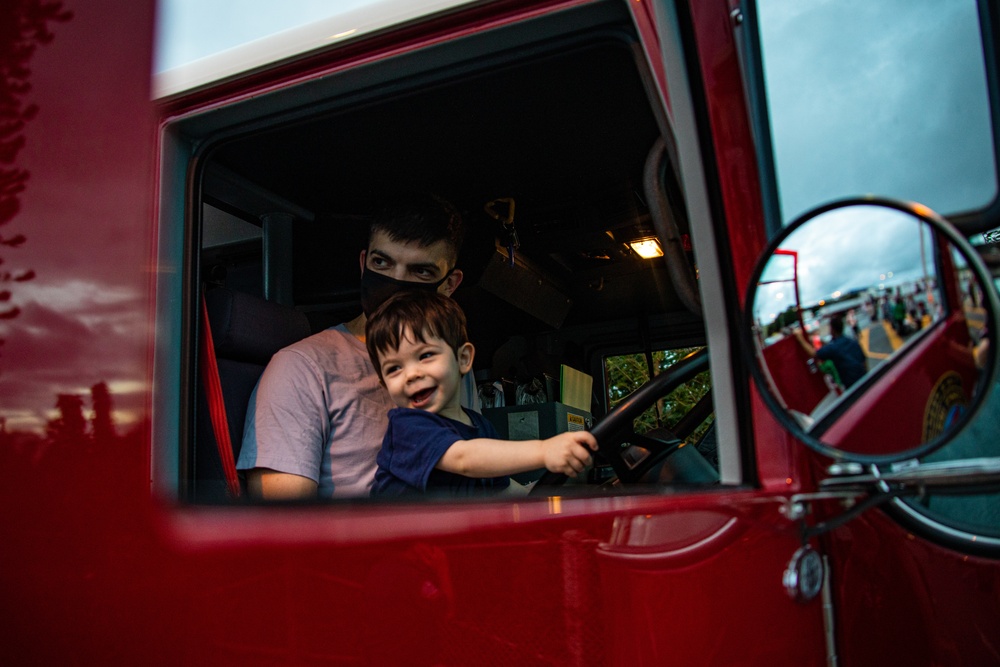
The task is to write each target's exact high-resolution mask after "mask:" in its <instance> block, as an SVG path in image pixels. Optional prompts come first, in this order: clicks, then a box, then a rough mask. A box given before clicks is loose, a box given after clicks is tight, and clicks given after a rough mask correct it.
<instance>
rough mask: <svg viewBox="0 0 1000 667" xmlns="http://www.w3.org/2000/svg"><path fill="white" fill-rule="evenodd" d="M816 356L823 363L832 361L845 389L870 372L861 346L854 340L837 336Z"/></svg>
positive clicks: (818, 351) (817, 351)
mask: <svg viewBox="0 0 1000 667" xmlns="http://www.w3.org/2000/svg"><path fill="white" fill-rule="evenodd" d="M816 356H817V357H818V358H819V359H820V360H821V361H826V360H828V359H829V360H830V361H832V362H833V365H834V366H835V367H836V368H837V373H838V374H839V375H840V381H841V382H843V383H844V389H847V388H849V387H850V386H851V385H852V384H854V383H855V382H857V381H858V380H860V379H861V378H862V376H863V375H864V374H865V373H867V372H868V363H867V362H866V361H865V353H864V352H862V351H861V346H860V345H858V342H857V341H856V340H854V339H853V338H848V337H847V336H837V337H836V338H834V339H833V340H831V341H830V342H829V343H827V344H826V345H824V346H823V347H821V348H820V349H818V350H816Z"/></svg>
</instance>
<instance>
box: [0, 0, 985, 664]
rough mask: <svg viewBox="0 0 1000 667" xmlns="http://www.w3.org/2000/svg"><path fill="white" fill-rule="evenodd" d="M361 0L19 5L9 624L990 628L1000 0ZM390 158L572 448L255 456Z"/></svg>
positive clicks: (266, 632)
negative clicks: (307, 460) (558, 471)
mask: <svg viewBox="0 0 1000 667" xmlns="http://www.w3.org/2000/svg"><path fill="white" fill-rule="evenodd" d="M173 4H177V3H173ZM286 4H287V5H288V11H293V8H294V6H296V3H286ZM330 4H338V3H330ZM348 4H349V3H345V4H344V5H343V6H341V7H340V8H339V9H333V10H330V12H329V14H328V15H326V16H325V17H322V18H315V17H314V18H312V19H310V20H309V21H306V22H304V23H303V24H302V25H299V26H293V27H291V28H288V29H286V30H283V31H279V32H278V33H277V34H274V35H263V36H259V38H258V39H254V40H251V41H247V42H246V43H242V44H237V45H235V46H233V47H232V48H229V49H227V50H224V51H221V52H219V53H214V54H211V53H210V54H207V55H205V56H204V57H202V58H198V59H193V60H191V61H190V62H180V63H178V64H172V65H170V66H162V65H160V64H157V65H155V66H154V45H155V44H156V43H157V35H160V42H159V43H161V44H162V43H163V39H164V38H163V35H164V34H166V32H169V30H168V28H169V25H168V19H169V17H170V11H171V6H172V3H168V2H164V3H162V4H161V6H160V7H159V8H158V7H156V6H155V5H154V4H153V3H151V2H127V3H122V2H112V1H111V0H88V1H87V2H81V1H78V0H12V1H8V2H4V3H3V4H2V6H0V63H2V66H3V79H2V81H0V86H2V89H0V197H2V199H0V281H2V284H0V343H2V345H0V474H2V475H3V478H4V479H3V484H2V485H0V489H2V498H3V509H2V510H0V532H2V535H3V540H2V546H0V582H2V588H0V600H2V603H0V604H2V606H3V618H4V625H3V631H2V633H3V638H4V641H3V642H2V649H0V650H2V655H3V658H2V660H3V662H4V663H5V664H64V663H70V664H72V663H87V664H159V663H165V664H179V663H180V664H261V665H263V664H267V665H272V664H296V665H299V664H301V665H327V664H328V665H391V664H399V665H487V664H504V665H506V664H518V665H604V664H614V665H638V664H648V665H663V664H678V665H692V664H696V665H702V664H706V665H708V664H711V665H733V664H754V665H758V664H759V665H795V666H801V665H823V664H826V665H832V664H844V665H867V664H876V663H878V664H915V665H924V664H926V665H956V664H969V665H985V664H998V663H1000V560H998V558H1000V519H998V517H1000V495H998V487H1000V452H998V449H997V447H998V445H997V442H998V440H997V437H996V433H997V426H998V424H997V422H998V416H1000V405H998V404H997V392H996V390H995V384H996V367H997V359H996V353H995V348H994V347H991V346H990V342H991V334H992V332H993V331H995V329H996V327H997V324H998V311H1000V306H998V299H997V293H996V288H995V285H994V279H993V276H992V275H991V268H990V267H993V266H996V261H995V255H996V240H997V239H996V234H995V233H992V232H990V230H992V229H994V228H996V227H998V226H1000V207H998V198H997V194H998V188H997V184H998V183H1000V179H998V176H997V155H1000V140H998V139H997V137H998V136H1000V134H998V132H997V130H998V128H1000V75H998V72H1000V58H998V55H997V49H996V45H997V44H998V43H1000V41H998V40H1000V10H998V9H997V6H996V4H995V3H992V2H989V1H988V0H979V1H978V2H977V1H976V0H962V1H958V0H949V1H948V2H913V1H912V0H908V1H907V2H889V1H888V0H886V2H879V3H873V2H870V0H869V1H866V2H854V3H852V2H842V3H806V4H804V3H798V2H781V1H780V0H756V1H754V0H697V1H695V0H532V1H530V2H529V1H527V0H493V1H487V0H438V1H431V0H426V1H420V2H392V1H388V0H384V1H382V2H370V3H367V4H363V3H354V4H352V5H350V7H348ZM807 5H808V6H807ZM233 11H242V12H247V13H251V12H252V11H254V10H251V9H249V8H248V7H241V8H240V9H239V10H236V9H234V10H233ZM226 22H227V21H226V20H224V19H223V20H220V19H219V17H217V16H216V17H212V16H211V15H209V14H206V15H205V17H204V19H203V20H202V23H203V24H204V25H208V26H209V27H210V29H212V30H217V31H220V32H221V31H222V30H223V29H224V28H226V27H227V26H225V25H223V24H225V23H226ZM234 22H235V21H234ZM204 25H203V26H202V27H204ZM157 62H159V61H157ZM151 73H152V74H151ZM393 189H401V190H402V189H405V190H419V191H432V192H435V193H437V194H439V195H441V196H442V197H445V198H447V199H448V200H449V201H452V202H453V203H454V204H455V205H456V206H457V207H459V208H460V209H461V210H462V211H463V213H464V216H465V219H466V222H467V226H468V231H467V237H466V242H465V245H464V247H463V251H462V256H461V257H460V259H459V263H460V267H461V268H462V270H463V272H464V275H465V280H464V282H463V284H462V285H461V286H460V288H459V289H458V290H457V291H456V292H455V294H454V298H455V299H456V300H457V301H458V302H459V303H460V304H461V305H462V307H463V309H464V310H465V312H466V314H467V316H468V319H469V329H470V335H471V338H472V340H473V342H474V343H475V345H476V349H477V356H476V365H475V367H474V373H475V376H476V380H477V382H478V383H479V385H480V390H481V391H480V396H481V398H482V399H483V403H484V407H483V411H484V414H486V413H487V412H490V410H492V413H491V414H492V416H491V419H493V420H495V421H496V423H498V424H500V425H501V426H504V425H506V426H505V428H506V429H507V430H506V432H505V433H504V435H506V436H508V437H510V438H515V437H519V434H522V433H524V429H525V428H528V429H529V430H530V429H534V430H533V434H534V437H538V436H539V435H542V434H545V433H552V432H558V431H559V430H565V429H567V428H571V427H574V426H575V425H579V424H583V425H585V426H587V427H589V428H592V430H593V432H594V434H595V436H596V437H597V439H598V442H599V444H600V451H599V452H598V454H597V455H596V456H595V463H594V466H593V468H592V469H590V470H588V471H587V473H586V474H585V475H583V476H582V477H581V478H579V479H573V480H566V479H563V478H558V477H556V476H553V475H548V474H546V475H541V476H540V477H539V476H538V475H535V476H533V477H531V479H526V480H525V481H526V483H528V485H529V487H530V491H529V492H528V493H527V494H526V495H522V496H503V497H495V498H482V499H475V500H461V501H458V500H442V499H427V500H416V499H407V500H402V501H392V502H389V501H385V500H379V499H369V498H337V499H332V500H319V499H316V500H314V501H310V502H283V503H275V502H272V503H267V502H262V501H259V500H256V499H253V498H249V499H248V498H246V497H245V496H240V497H235V496H236V492H238V490H239V486H238V482H239V480H236V485H235V488H230V486H229V485H231V484H232V483H233V480H232V477H231V474H227V466H226V465H225V464H223V460H225V459H226V458H227V457H228V456H232V455H233V453H232V452H230V451H228V450H227V449H226V447H230V448H236V449H238V448H239V447H240V444H241V434H242V425H243V418H244V412H245V410H246V400H247V396H248V393H249V390H250V389H252V387H253V385H254V383H255V382H256V379H257V377H258V376H259V374H260V372H261V370H262V369H263V367H264V365H265V364H266V363H267V361H268V359H269V358H270V355H271V354H273V352H275V351H276V350H277V349H278V348H280V347H281V346H283V345H286V344H288V343H290V342H293V341H294V340H296V339H297V338H298V337H301V336H305V335H308V334H310V333H313V332H316V331H320V330H322V329H324V328H326V327H328V326H331V325H334V324H337V323H339V322H342V321H346V320H348V319H350V318H352V317H354V316H355V315H356V314H357V313H358V312H359V311H360V306H359V300H358V282H359V275H358V256H359V251H360V250H361V249H363V247H364V244H365V241H366V231H367V222H368V220H369V216H370V215H371V211H372V210H373V207H374V206H376V205H377V203H378V202H379V201H380V198H381V197H382V196H383V195H384V193H385V192H387V191H389V190H393ZM911 202H919V203H911ZM648 247H654V252H653V253H652V254H653V255H654V256H653V257H651V258H645V257H643V256H642V255H640V250H642V251H643V252H645V249H646V248H648ZM790 257H794V258H795V266H794V267H791V265H790V264H788V263H787V260H788V258H790ZM792 285H794V289H792V287H791V286H792ZM842 318H846V320H848V321H850V322H851V325H849V326H847V327H846V328H845V327H843V326H842V324H838V322H839V323H842V322H843V321H844V319H842ZM209 334H211V337H209ZM210 339H211V341H212V343H211V344H208V341H209V340H210ZM800 339H801V341H802V342H801V343H800V342H799V341H800ZM841 345H849V346H851V347H852V349H853V348H854V347H856V348H858V349H860V351H861V353H863V355H864V368H863V371H862V372H861V373H860V377H859V378H854V377H851V376H850V374H849V372H847V371H845V367H844V366H838V364H839V363H842V362H840V361H838V359H839V358H838V357H837V356H832V357H831V353H830V350H832V349H833V348H834V347H837V346H841ZM213 360H214V364H213ZM213 365H214V366H215V367H216V370H215V371H212V370H211V367H212V366H213ZM206 368H208V369H209V370H208V371H206ZM563 369H570V370H565V371H563ZM572 371H577V373H572ZM561 372H564V373H568V374H572V375H573V376H574V377H577V378H579V377H584V378H586V377H588V376H589V378H590V381H591V382H592V385H591V388H590V390H589V392H588V391H587V390H586V389H585V390H584V401H583V405H580V404H579V401H577V400H574V401H572V402H569V399H568V398H567V397H566V396H567V391H566V390H567V387H568V385H569V384H570V383H569V381H568V379H567V378H562V382H561V383H560V379H561V375H560V373H561ZM216 380H217V381H219V390H220V392H221V394H220V395H216V394H215V393H214V391H213V390H212V389H211V386H212V385H213V384H214V382H215V381H216ZM588 393H589V396H588ZM500 397H502V399H503V400H502V405H501V400H500ZM525 397H528V398H525ZM535 398H537V399H538V400H537V401H536V400H534V399H535ZM219 404H221V405H222V406H223V409H222V410H221V412H222V413H223V415H224V416H225V418H226V421H225V422H224V423H225V425H222V424H223V422H220V421H219V418H218V416H217V417H216V419H215V420H214V421H213V418H212V416H211V414H210V413H211V411H212V410H211V408H210V406H212V405H216V406H217V405H219ZM487 404H489V405H491V406H492V408H488V407H485V406H486V405H487ZM515 426H516V427H517V428H515ZM227 428H228V436H229V437H228V440H229V441H230V442H229V444H228V445H226V444H225V441H226V439H227V438H226V435H227V433H226V429H227ZM515 431H516V433H515ZM220 442H222V443H223V445H224V446H222V447H220V444H219V443H220Z"/></svg>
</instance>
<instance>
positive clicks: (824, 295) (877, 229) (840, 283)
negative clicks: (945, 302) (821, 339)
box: [755, 206, 935, 324]
mask: <svg viewBox="0 0 1000 667" xmlns="http://www.w3.org/2000/svg"><path fill="white" fill-rule="evenodd" d="M921 237H923V238H921ZM781 247H782V248H783V249H785V250H794V251H795V252H797V253H798V279H799V291H800V299H801V303H802V304H803V305H806V306H811V305H813V304H816V303H818V302H819V301H820V300H821V299H825V300H831V299H835V298H837V297H838V296H839V294H846V293H848V292H851V291H854V290H858V289H869V288H873V289H878V288H879V287H883V286H884V287H885V288H890V287H893V286H895V285H899V284H903V283H911V284H912V282H913V281H916V280H921V279H923V278H924V277H925V276H933V275H934V274H935V271H934V264H933V259H932V256H931V252H930V250H931V247H932V246H931V240H930V236H929V234H928V228H927V227H925V226H923V225H922V224H920V223H919V222H918V221H917V219H916V218H914V217H912V216H910V215H908V214H906V213H902V212H900V211H895V210H891V209H885V208H881V207H875V206H864V207H860V208H859V207H850V208H844V209H836V210H834V211H830V212H827V213H825V214H823V215H822V216H821V217H820V218H818V219H816V220H814V221H810V222H809V223H806V224H805V225H803V226H802V227H799V228H798V229H797V230H795V231H794V232H792V234H791V235H790V236H789V237H788V239H786V241H785V242H783V243H782V244H781ZM922 250H925V252H923V253H922ZM922 258H923V259H922ZM922 266H923V267H924V268H921V267H922ZM792 276H793V271H792V264H791V261H790V258H788V257H787V256H775V257H774V259H772V260H771V262H770V263H769V264H768V265H767V267H766V268H765V271H764V275H763V276H762V281H779V280H788V279H790V278H791V277H792ZM793 289H794V286H793V284H792V283H791V282H773V283H771V284H767V285H763V286H761V288H760V289H759V290H758V293H757V298H756V301H755V319H757V320H758V321H760V322H762V323H763V324H767V323H769V322H771V321H772V320H773V319H774V318H775V316H776V315H777V314H778V313H780V312H782V311H783V310H785V309H786V308H788V307H789V306H791V305H793V304H794V303H795V298H794V292H793Z"/></svg>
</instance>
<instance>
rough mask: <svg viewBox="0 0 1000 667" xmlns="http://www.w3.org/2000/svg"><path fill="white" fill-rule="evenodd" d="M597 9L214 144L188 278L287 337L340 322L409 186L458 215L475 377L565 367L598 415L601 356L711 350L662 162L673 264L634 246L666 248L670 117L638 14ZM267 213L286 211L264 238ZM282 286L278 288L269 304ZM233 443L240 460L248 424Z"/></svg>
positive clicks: (412, 65) (263, 121)
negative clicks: (221, 292)
mask: <svg viewBox="0 0 1000 667" xmlns="http://www.w3.org/2000/svg"><path fill="white" fill-rule="evenodd" d="M599 9H600V11H596V10H588V13H586V14H584V13H580V14H577V15H574V16H573V17H572V18H574V20H569V19H570V18H571V17H569V16H566V17H563V16H556V17H549V18H548V19H546V21H547V22H543V23H541V24H538V25H535V24H529V25H515V26H512V27H508V28H507V29H506V30H507V32H505V33H503V32H502V31H501V32H502V34H499V35H493V36H488V37H484V38H482V40H481V42H472V43H462V44H451V45H445V46H443V47H440V48H441V49H444V50H445V51H444V53H446V54H447V60H448V61H449V66H447V67H445V66H440V67H436V66H435V64H434V63H435V62H436V61H435V59H434V57H433V56H434V53H433V52H431V53H429V54H423V53H421V52H416V53H414V54H409V55H404V56H399V57H397V58H396V59H394V60H390V61H388V62H384V63H380V64H378V65H377V66H376V68H375V69H374V70H373V71H372V76H371V77H370V78H366V77H363V76H360V75H358V76H357V79H358V80H357V81H353V80H352V81H350V82H349V83H348V84H344V86H343V88H344V90H343V91H338V94H336V95H332V94H328V93H321V92H317V91H320V90H321V89H320V88H316V89H315V90H314V91H313V92H312V93H309V91H308V90H307V91H306V92H304V93H301V94H300V97H301V98H303V99H302V100H301V101H296V102H295V104H292V103H290V102H285V103H284V105H283V106H284V109H285V110H284V111H283V112H282V113H274V114H273V117H267V116H264V115H257V116H256V117H254V119H253V121H252V122H246V123H243V124H241V125H239V126H238V128H237V130H236V131H232V132H228V133H221V134H220V138H219V139H218V140H217V141H215V142H212V143H211V144H210V146H211V147H210V148H209V149H208V150H206V151H205V152H204V154H203V157H202V158H201V159H200V160H199V174H200V181H199V182H200V200H201V202H202V204H203V205H204V206H203V207H202V208H201V213H202V231H201V234H202V239H203V241H202V245H201V247H200V250H199V252H198V261H197V273H196V275H197V276H198V280H197V283H198V284H199V285H201V286H205V287H206V288H207V289H209V290H211V289H213V288H218V287H225V288H228V289H229V290H231V291H234V292H238V293H241V294H248V295H253V296H255V297H267V298H268V299H270V300H273V301H278V302H281V303H282V304H283V305H284V306H287V307H291V308H294V310H295V311H298V312H299V313H302V314H304V315H305V321H306V323H305V324H303V322H299V323H297V324H296V325H294V327H293V331H301V327H307V328H308V329H309V331H311V332H315V331H319V330H321V329H322V328H325V327H327V326H332V325H335V324H338V323H340V322H344V321H347V320H349V319H351V318H353V317H354V316H356V315H357V314H358V313H359V312H360V305H359V301H358V287H359V277H360V276H359V265H358V255H359V252H360V250H361V249H363V248H364V245H365V242H366V234H367V222H368V219H369V216H370V215H371V212H372V211H373V210H374V209H375V207H376V206H377V205H378V203H379V202H380V201H382V200H383V199H384V198H385V197H387V196H391V195H394V194H397V193H399V192H401V191H402V192H407V191H419V192H433V193H435V194H437V195H440V196H442V197H444V198H446V199H448V200H450V201H451V202H453V203H454V204H455V205H456V206H457V207H458V208H459V209H460V210H461V211H462V212H463V214H464V216H465V219H466V224H467V233H466V241H465V245H464V247H463V251H462V255H461V257H460V259H459V266H460V268H462V270H463V271H464V274H465V279H464V282H463V283H462V286H461V287H460V288H459V289H458V291H457V292H456V294H455V295H454V296H455V298H456V300H458V301H459V303H460V304H461V306H462V307H463V309H464V310H465V312H466V315H467V317H468V320H469V333H470V337H471V339H472V341H473V343H474V344H475V345H476V350H477V355H476V364H475V367H474V370H475V372H476V377H477V380H500V379H502V378H511V377H513V376H541V375H543V374H555V376H556V377H558V368H559V364H568V365H571V366H573V367H574V368H577V369H579V370H582V371H584V372H587V373H590V374H592V375H594V391H593V405H592V411H593V414H594V416H595V418H599V417H600V416H601V415H602V414H603V413H604V412H606V411H607V396H606V392H605V390H604V388H603V379H602V377H601V375H602V372H603V371H602V368H603V365H602V364H603V361H602V359H603V357H604V356H606V355H609V354H623V353H642V352H645V351H648V350H651V349H663V348H665V347H680V346H684V345H704V338H705V336H704V329H703V325H702V323H701V320H700V318H699V316H698V315H696V314H695V313H694V312H692V309H691V308H689V307H686V306H685V303H684V300H683V299H682V298H681V296H680V295H679V290H678V289H677V288H676V287H675V280H674V279H673V278H672V275H675V273H672V272H671V270H670V268H671V267H670V262H672V261H673V262H677V261H678V260H680V261H681V262H682V263H688V265H689V270H691V275H692V276H693V275H694V273H693V267H694V266H695V258H694V255H693V253H692V252H691V246H690V241H689V237H688V228H687V223H686V220H685V214H684V203H683V201H682V198H681V197H680V196H679V194H678V193H679V192H680V188H679V186H678V185H677V182H676V177H675V175H674V170H673V169H672V168H671V166H670V159H669V151H664V150H662V149H661V151H660V152H659V155H660V157H659V158H657V159H658V161H657V162H656V163H655V164H656V165H657V167H656V168H655V169H654V173H655V174H656V179H655V180H656V181H657V182H658V185H659V190H658V192H657V193H655V194H654V195H653V196H659V197H662V198H664V201H666V202H667V215H668V217H669V218H670V222H671V224H672V225H674V227H673V229H674V230H675V232H676V235H677V237H678V239H679V241H680V242H679V243H678V244H677V245H678V246H679V247H680V248H681V251H680V253H681V254H679V255H678V254H677V251H676V249H675V251H674V254H673V255H670V253H668V257H670V258H669V259H668V258H667V257H656V258H653V259H643V258H641V257H640V256H639V255H638V254H636V252H635V251H634V250H633V249H632V248H631V247H630V246H629V243H630V242H632V241H636V240H640V239H646V238H649V237H654V236H656V235H657V231H658V226H657V220H654V218H653V216H652V215H651V206H650V201H649V198H650V196H651V195H650V193H649V192H647V188H646V187H645V186H644V180H645V169H646V163H647V158H648V156H649V155H650V153H651V152H654V154H655V153H656V151H655V149H654V145H655V144H656V143H657V140H658V138H660V137H661V136H663V135H664V126H665V123H664V122H662V111H661V105H662V103H661V102H660V101H659V99H658V98H657V96H656V93H655V88H654V87H653V85H652V83H651V82H652V75H651V74H650V72H649V70H648V66H647V64H646V62H645V56H644V55H643V54H642V51H641V49H640V48H639V46H638V45H637V42H636V38H635V36H634V33H633V31H632V27H631V22H630V20H629V19H628V17H627V16H626V15H625V13H624V11H623V10H621V9H619V8H618V6H617V5H614V6H613V9H614V11H610V10H609V9H610V8H609V6H600V7H599ZM490 40H492V41H490ZM449 49H450V51H449ZM473 54H475V56H474V55H473ZM396 61H398V62H396ZM456 63H457V64H456ZM345 76H346V75H345ZM289 94H291V93H289ZM265 106H266V105H265ZM278 106H282V105H278ZM261 114H263V112H261ZM668 139H669V138H668ZM261 198H263V199H265V200H266V201H267V202H269V203H268V204H267V205H262V204H260V203H259V201H260V200H261ZM497 200H505V201H503V202H498V201H497ZM510 201H512V202H513V231H514V232H516V239H517V246H516V249H515V250H514V252H513V261H512V258H511V257H510V252H509V248H508V246H509V244H510V242H511V238H512V235H511V229H510V226H509V225H507V226H505V225H504V219H505V216H506V215H507V214H508V213H509V210H510V205H511V204H510ZM272 202H282V203H287V204H288V207H286V209H285V210H286V211H290V213H291V215H290V216H287V217H285V218H281V219H280V221H279V222H280V224H273V225H272V226H271V227H270V228H268V225H267V224H263V223H262V215H264V216H266V214H267V213H268V211H267V208H266V206H271V205H272V204H271V203H272ZM490 202H494V204H493V205H492V206H491V205H490ZM488 209H490V210H492V214H491V212H490V210H488ZM262 225H263V229H262ZM661 229H662V228H661ZM232 230H238V232H236V233H234V232H233V231H232ZM269 236H279V237H281V240H280V241H279V242H278V243H277V244H275V243H274V242H273V241H271V240H269ZM661 236H662V235H661ZM275 248H277V249H278V250H277V251H275V250H274V249H275ZM271 252H276V253H279V254H280V257H279V259H274V258H271V257H268V253H271ZM276 280H280V281H283V282H284V285H285V287H284V288H283V290H279V291H278V292H276V293H275V292H272V293H271V294H268V291H269V289H270V288H269V287H268V281H276ZM193 282H194V281H193ZM688 289H690V286H688ZM695 293H696V291H695ZM215 326H216V325H215V322H213V328H215ZM295 327H299V328H295ZM237 333H238V332H237ZM222 335H223V337H225V335H226V334H225V333H223V334H222ZM288 335H292V336H294V335H295V334H294V333H293V334H289V333H287V332H284V333H282V336H285V337H287V336H288ZM215 337H216V339H217V340H216V345H217V346H218V345H219V344H220V341H219V337H220V334H219V333H218V332H217V333H216V336H215ZM237 337H238V336H237ZM279 337H280V336H279ZM258 357H260V355H258ZM261 361H263V362H264V363H266V353H264V354H263V357H261V358H258V359H256V360H255V363H256V365H258V366H259V365H260V362H261ZM261 368H262V366H261ZM252 374H253V372H252V371H251V372H250V376H251V378H250V379H252ZM250 379H247V380H245V383H248V382H250ZM518 379H523V377H522V378H518ZM224 383H225V379H224ZM250 386H251V388H252V384H251V385H250ZM239 400H240V399H237V400H236V401H235V402H236V403H238V402H239ZM199 419H202V417H201V416H199ZM241 419H242V418H241V417H237V421H241ZM230 430H231V432H232V433H233V435H234V443H233V444H234V446H236V447H238V446H239V442H238V440H239V438H238V434H239V433H240V432H241V424H240V425H237V424H231V425H230ZM210 446H212V443H211V442H209V443H208V444H207V445H205V444H204V443H201V444H199V443H195V445H194V446H193V448H192V453H191V454H190V456H189V460H188V461H187V462H186V463H185V464H184V465H185V466H187V469H188V470H189V472H188V473H186V474H187V475H190V477H191V478H192V479H194V480H197V479H199V478H208V477H212V476H213V475H214V472H212V471H208V472H205V470H207V468H206V466H207V467H208V468H214V466H215V465H217V464H215V463H214V462H212V461H211V460H210V459H212V456H211V454H210V453H209V452H206V451H205V450H206V448H207V447H210ZM190 486H191V487H192V488H193V495H194V496H195V497H198V496H202V495H204V494H203V493H202V492H199V491H197V487H198V483H197V482H196V483H192V484H191V485H190ZM203 488H204V485H203Z"/></svg>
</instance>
